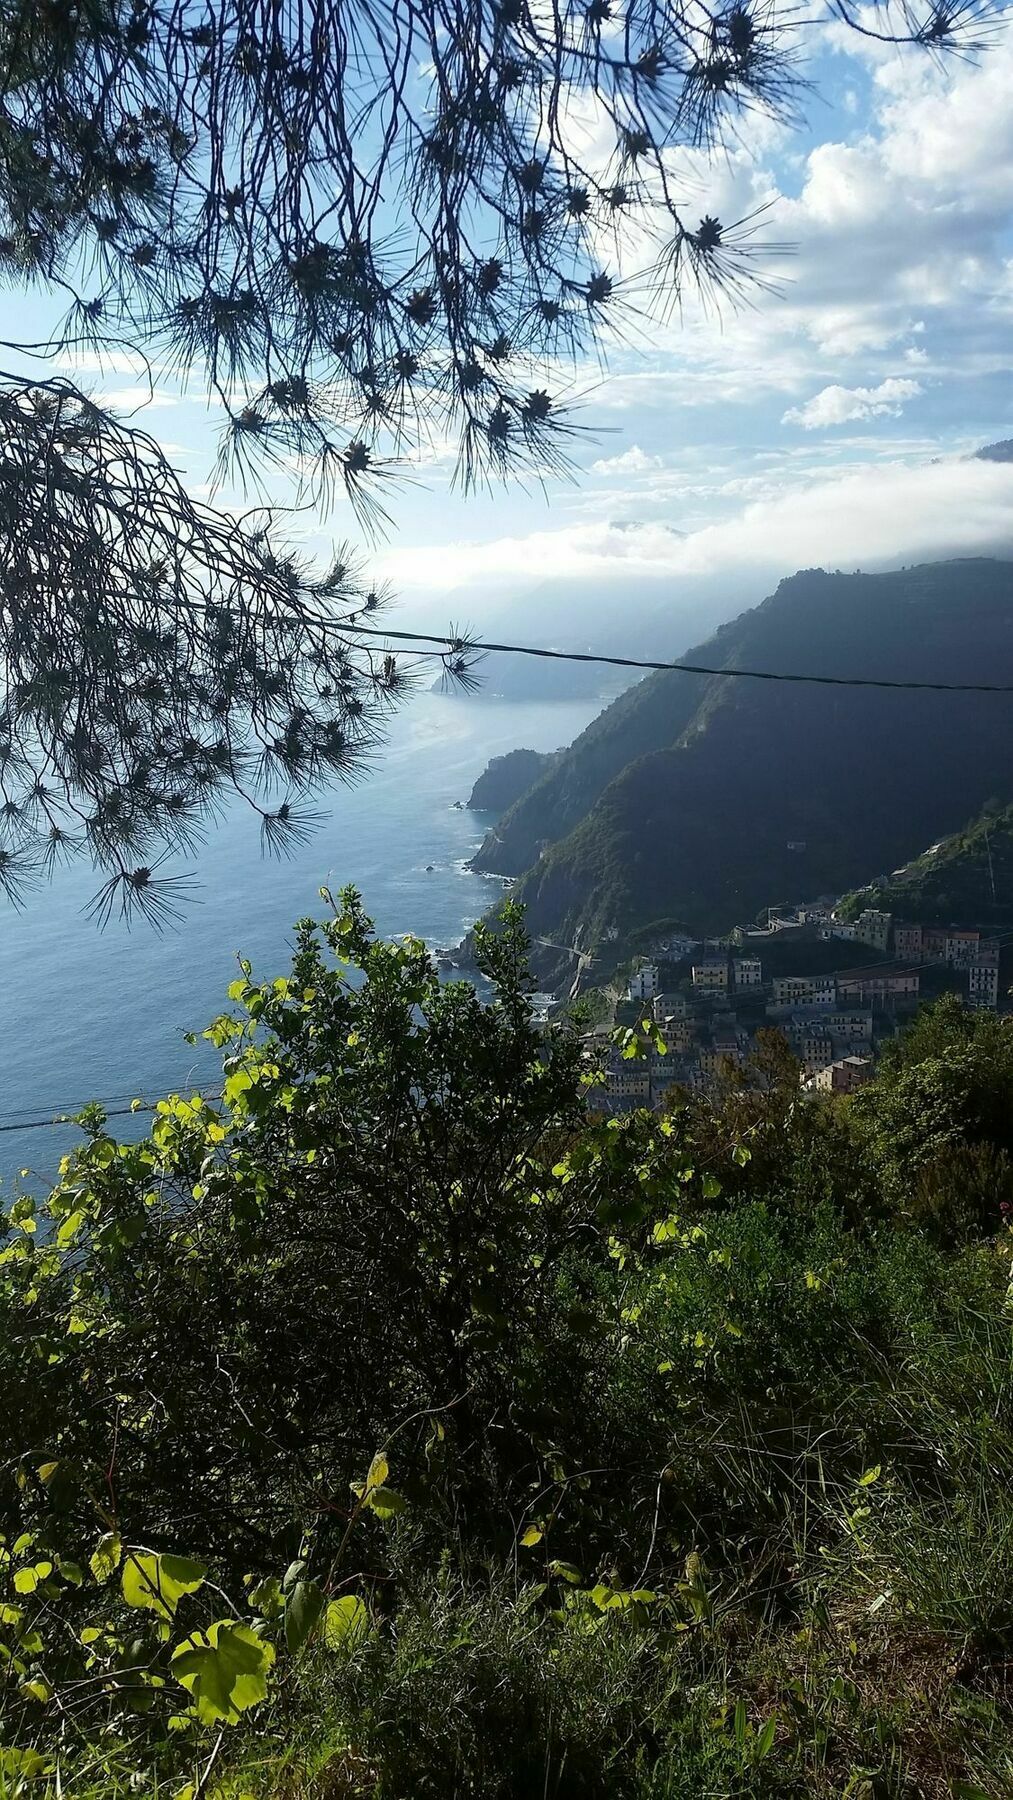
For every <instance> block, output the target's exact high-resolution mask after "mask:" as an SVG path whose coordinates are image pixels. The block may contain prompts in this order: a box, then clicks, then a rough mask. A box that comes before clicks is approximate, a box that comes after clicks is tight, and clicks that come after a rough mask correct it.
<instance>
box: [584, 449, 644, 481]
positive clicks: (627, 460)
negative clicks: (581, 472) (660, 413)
mask: <svg viewBox="0 0 1013 1800" xmlns="http://www.w3.org/2000/svg"><path fill="white" fill-rule="evenodd" d="M661 466H662V462H661V457H660V456H648V454H647V451H646V450H641V448H640V445H639V444H631V445H630V447H629V449H628V450H623V451H621V452H620V454H619V455H618V456H602V457H599V459H598V461H597V462H594V463H592V464H591V467H592V469H593V470H594V473H595V474H596V475H645V474H646V473H647V471H648V470H649V469H660V468H661Z"/></svg>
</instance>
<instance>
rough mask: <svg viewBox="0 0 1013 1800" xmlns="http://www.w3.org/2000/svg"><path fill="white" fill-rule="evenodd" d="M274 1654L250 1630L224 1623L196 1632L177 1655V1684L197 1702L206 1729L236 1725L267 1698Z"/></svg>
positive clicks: (178, 1649) (220, 1622) (174, 1669)
mask: <svg viewBox="0 0 1013 1800" xmlns="http://www.w3.org/2000/svg"><path fill="white" fill-rule="evenodd" d="M273 1661H274V1649H273V1647H272V1646H271V1645H270V1644H267V1643H265V1642H264V1640H263V1638H260V1637H258V1636H257V1634H256V1632H255V1631H252V1630H251V1629H250V1627H249V1626H248V1625H236V1624H234V1623H233V1622H232V1620H230V1619H218V1620H216V1622H215V1624H213V1625H209V1626H208V1628H207V1630H206V1631H195V1632H194V1633H193V1634H192V1636H191V1637H188V1638H186V1639H185V1640H184V1642H183V1643H182V1644H180V1645H179V1646H178V1647H177V1649H176V1650H174V1651H173V1655H172V1672H173V1674H174V1675H175V1677H176V1680H177V1681H178V1682H179V1683H180V1684H181V1686H183V1687H185V1688H186V1689H187V1690H188V1691H189V1692H190V1693H191V1694H192V1695H193V1697H194V1702H195V1704H196V1709H197V1717H198V1718H199V1719H201V1720H202V1721H203V1723H204V1724H205V1725H216V1724H218V1722H219V1721H221V1722H222V1723H223V1724H225V1725H235V1724H237V1723H238V1721H239V1719H240V1717H241V1715H242V1714H243V1713H244V1712H247V1711H248V1710H249V1708H250V1707H251V1706H256V1705H258V1704H259V1702H260V1701H261V1700H263V1699H264V1697H265V1695H266V1694H267V1672H268V1670H269V1669H270V1667H271V1664H272V1663H273Z"/></svg>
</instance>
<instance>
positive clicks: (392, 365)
mask: <svg viewBox="0 0 1013 1800" xmlns="http://www.w3.org/2000/svg"><path fill="white" fill-rule="evenodd" d="M833 10H834V11H836V12H837V14H838V16H840V17H842V18H844V19H845V20H846V21H847V22H849V23H852V24H855V25H856V28H858V29H861V30H863V31H865V32H869V31H875V30H876V29H877V27H876V26H875V20H876V16H877V12H878V11H879V10H882V19H881V25H882V32H881V35H883V36H886V37H889V38H891V39H894V40H906V41H911V42H914V43H917V44H920V45H923V46H926V47H928V48H929V49H930V50H931V51H935V52H939V51H945V50H948V49H951V48H954V49H960V48H966V47H967V46H968V45H970V44H973V43H974V42H975V41H976V40H977V41H980V40H981V39H982V35H983V27H982V24H981V20H980V19H979V13H978V6H977V3H976V0H975V3H974V4H964V3H963V0H957V3H953V4H951V3H950V0H943V3H942V4H939V5H931V6H928V7H927V8H926V9H925V10H924V13H920V12H918V11H917V10H916V8H915V7H914V5H913V4H911V3H905V4H904V5H902V6H901V8H900V10H899V11H893V12H892V13H890V12H887V10H886V8H885V7H884V8H882V9H877V8H872V9H869V8H866V9H864V10H863V12H862V14H861V17H860V18H856V19H852V18H851V17H850V15H849V13H848V11H847V9H846V8H844V7H842V6H838V7H836V8H834V9H833ZM870 20H871V21H873V23H870ZM802 29H803V22H802V19H801V16H796V15H795V13H794V12H793V11H792V9H791V8H790V7H789V8H788V9H786V10H785V11H783V12H781V11H777V10H775V8H774V7H773V5H769V4H768V5H759V6H756V7H752V6H750V5H741V4H735V5H732V6H730V7H727V8H718V9H717V10H712V9H710V8H708V7H707V6H706V5H702V4H699V3H698V0H626V3H625V4H622V3H621V0H616V3H614V4H613V0H582V3H581V4H579V5H577V4H572V3H569V0H568V3H566V4H562V5H555V4H554V5H553V6H551V7H550V6H547V5H543V4H541V3H540V0H539V3H535V0H532V3H531V4H528V3H527V0H498V3H490V0H316V3H313V0H270V3H268V0H230V3H229V4H226V3H225V0H208V3H207V4H204V3H202V0H194V3H184V0H168V3H167V4H156V3H152V0H130V3H124V0H5V3H4V4H3V5H2V6H0V272H2V274H3V276H4V278H5V279H6V280H7V282H8V284H9V285H10V284H14V285H22V286H26V287H29V288H31V287H36V288H39V287H41V288H42V289H43V290H45V291H47V292H48V293H50V294H56V295H57V296H62V300H61V305H63V306H64V307H65V311H64V314H63V317H62V320H61V323H60V325H59V327H58V329H57V331H56V333H55V334H54V337H53V339H52V340H51V342H50V343H48V344H47V345H44V346H39V345H36V346H23V345H22V346H15V345H9V346H8V347H9V348H10V349H16V348H20V349H22V350H24V349H26V348H34V349H35V350H49V351H54V352H55V351H56V350H58V349H66V348H67V347H69V346H71V345H78V346H81V345H84V346H91V347H92V348H93V349H96V350H108V349H109V348H111V347H117V348H121V349H122V348H123V347H131V348H133V349H135V350H137V351H139V352H140V353H142V354H144V355H149V356H157V357H158V358H159V359H160V361H161V362H162V363H163V364H164V365H165V366H167V367H170V368H175V369H176V370H178V371H179V372H181V373H182V374H184V375H185V376H187V377H189V378H192V379H194V380H195V381H196V380H199V381H200V382H201V383H203V384H204V385H205V386H206V388H207V389H208V390H209V391H211V392H213V393H214V394H215V395H216V396H217V397H218V398H219V399H220V401H221V402H222V403H223V405H224V407H225V418H226V421H227V422H226V427H225V431H224V435H223V440H222V444H221V454H220V472H221V473H222V475H223V476H229V477H230V478H236V477H239V478H244V479H252V480H254V481H256V480H257V479H262V478H265V477H267V476H270V474H271V471H272V469H273V468H275V467H281V468H283V469H285V470H287V471H291V470H293V469H294V470H295V471H296V473H297V477H298V480H299V481H300V483H301V485H302V489H303V492H304V494H305V496H307V497H309V498H311V499H312V500H313V501H314V502H315V503H318V504H321V505H326V504H327V503H328V502H329V501H331V500H332V499H333V498H334V497H335V496H337V495H343V496H346V497H347V499H348V500H349V501H350V502H351V504H352V506H353V507H354V508H355V510H356V512H357V515H358V517H359V519H360V521H361V522H362V523H363V525H364V526H365V527H366V528H367V530H368V529H369V528H370V527H375V526H376V525H377V524H378V523H380V522H381V520H382V519H383V518H384V517H385V514H384V504H383V494H384V489H385V484H387V485H389V483H390V482H391V481H393V480H396V479H397V476H398V473H399V469H400V467H401V464H402V462H403V460H404V459H405V458H406V457H407V456H409V455H410V454H411V452H412V451H413V450H416V449H417V448H418V447H419V446H420V444H422V443H424V442H425V440H426V439H427V438H429V437H431V436H433V435H440V436H442V435H444V434H446V433H447V432H448V431H450V432H453V433H454V434H456V436H457V438H458V440H459V444H460V455H459V463H458V476H459V479H460V481H461V482H462V483H463V485H464V486H466V487H467V486H469V485H471V484H473V483H474V482H476V481H480V480H486V479H488V478H490V477H494V476H499V475H502V474H506V473H509V472H511V471H514V470H516V471H518V472H522V473H523V472H525V471H526V472H527V473H529V474H531V475H533V476H535V477H541V476H544V475H545V474H546V473H547V472H551V471H553V470H556V469H558V468H559V467H560V466H561V464H562V463H564V462H565V460H566V449H567V440H568V436H569V435H570V434H571V433H572V432H573V431H574V429H575V428H576V427H575V424H574V421H573V419H572V418H571V417H570V416H569V415H568V412H567V409H566V407H565V405H564V404H563V403H562V402H561V401H560V399H559V398H558V395H556V394H555V393H554V392H553V391H552V390H553V387H554V386H558V384H559V382H560V380H561V378H562V377H561V371H565V368H566V366H567V365H572V363H573V362H574V360H575V359H576V358H577V357H579V356H580V355H582V354H583V353H584V352H586V351H587V350H589V349H590V348H591V347H593V346H594V345H595V344H596V343H597V342H598V341H599V340H600V339H601V337H602V334H603V332H604V331H605V329H606V328H607V329H608V330H610V331H613V330H616V329H621V322H622V319H623V316H624V312H625V311H627V309H629V308H630V307H638V308H639V307H647V306H649V305H652V304H653V305H656V306H660V307H662V308H665V307H670V306H671V305H673V304H674V303H676V302H677V301H678V299H679V296H680V294H681V293H682V292H683V290H684V288H685V286H686V284H687V283H689V284H695V285H698V286H702V287H703V288H704V289H705V290H707V291H714V292H721V293H730V294H731V295H733V296H735V295H737V294H739V293H740V292H741V291H742V290H743V289H744V287H745V286H746V285H747V284H748V283H749V282H750V281H756V280H762V279H763V277H762V271H761V268H760V265H759V264H758V261H757V256H758V249H759V246H760V242H761V239H760V238H759V237H758V236H757V225H758V220H757V219H756V218H748V219H741V220H738V221H720V220H718V219H716V218H714V217H710V216H705V217H704V218H702V219H690V218H688V217H687V216H686V215H685V214H684V213H683V211H682V210H681V208H680V205H679V203H678V200H677V197H676V194H675V172H674V166H673V160H672V152H673V151H674V150H677V149H678V148H679V147H680V146H693V147H701V146H704V147H706V146H710V145H713V144H715V143H717V142H719V141H720V140H721V137H722V133H723V132H724V130H725V129H726V128H727V127H728V126H732V127H733V128H734V129H735V130H737V131H739V132H742V131H743V130H744V129H747V128H748V120H749V116H750V114H751V113H753V112H755V111H763V112H766V113H768V114H770V113H773V114H775V115H778V116H780V117H782V118H785V119H788V120H789V121H790V120H791V119H793V117H794V115H795V108H796V106H797V103H798V98H799V94H800V90H801V88H802V86H803V85H804V84H803V83H802V81H801V78H800V75H799V73H798V70H797V67H796V55H797V49H798V44H799V34H800V32H801V31H802ZM630 242H635V244H636V246H637V251H638V254H637V257H636V262H637V267H638V269H639V270H640V273H639V275H638V276H637V277H636V278H633V277H631V276H630V275H628V274H626V275H624V274H623V272H622V266H621V262H622V259H621V255H620V252H621V250H622V248H623V246H624V244H627V243H630ZM769 248H770V246H768V249H769ZM0 421H2V426H3V435H2V442H0V515H2V523H0V530H2V533H3V537H4V540H5V545H4V548H5V555H4V558H3V565H4V566H3V574H2V576H0V582H2V602H0V649H2V654H3V661H4V674H3V681H2V683H0V830H2V834H3V837H2V845H0V884H2V885H3V886H4V888H5V889H6V891H7V892H8V894H10V895H11V896H12V897H13V896H18V895H20V894H21V892H22V889H23V883H24V881H25V879H26V878H28V877H30V876H31V874H32V873H33V872H35V871H38V870H45V869H47V868H48V869H52V867H53V865H54V864H55V863H57V862H59V861H61V860H63V859H64V858H67V857H70V856H72V855H74V854H75V853H77V852H80V851H83V852H85V853H90V854H91V855H92V857H93V858H94V859H95V861H96V863H97V864H98V865H99V866H100V868H101V869H102V871H103V874H104V878H105V885H104V886H103V888H102V889H101V892H100V893H99V895H97V896H96V900H95V904H94V910H95V912H96V914H97V915H98V917H99V918H100V919H103V920H104V919H105V918H107V917H108V916H109V914H110V913H111V911H113V910H114V909H118V910H120V911H122V912H124V913H127V914H129V913H130V912H132V911H133V910H134V909H135V908H136V909H140V910H141V911H143V912H145V913H146V914H147V915H148V916H149V918H151V919H152V920H153V921H154V922H155V923H156V924H157V923H162V922H165V921H166V920H167V919H168V918H170V917H171V916H172V915H173V914H174V912H175V910H176V906H177V903H178V900H179V897H180V890H179V886H178V878H177V877H174V876H172V875H171V874H166V873H163V870H164V867H165V857H166V855H167V854H168V853H169V852H170V851H171V850H172V849H174V848H176V847H177V846H184V847H189V846H191V845H192V844H193V842H194V840H195V839H196V837H197V836H199V834H200V831H201V829H202V826H203V825H204V824H205V823H206V822H207V820H208V819H209V817H210V816H211V815H212V814H213V813H214V810H215V807H216V805H217V804H218V803H219V802H220V800H221V799H222V797H223V795H224V794H225V793H226V791H227V790H228V789H230V788H232V789H236V790H238V791H239V792H240V793H242V794H244V795H245V796H246V798H247V799H248V800H249V801H250V803H251V805H252V806H253V807H254V808H255V809H256V812H257V813H258V814H259V816H260V820H261V826H262V830H263V836H264V843H265V847H266V848H267V849H269V850H271V851H284V850H285V849H286V848H290V847H291V845H292V844H293V843H295V842H297V841H299V839H300V838H301V836H302V835H303V834H304V833H305V831H306V830H307V828H308V825H309V823H310V822H311V817H312V815H311V814H310V813H309V812H308V811H307V809H306V798H307V796H309V795H311V794H312V792H313V791H314V789H316V788H317V787H318V786H320V785H321V784H323V783H325V782H328V781H330V780H332V779H333V778H334V777H335V776H339V777H341V776H349V775H350V774H352V773H353V772H354V771H355V769H356V766H357V764H358V763H359V762H361V759H362V757H363V755H364V754H366V753H368V751H369V749H370V748H371V746H372V745H374V744H375V743H376V741H377V737H378V733H379V731H380V727H381V725H382V715H383V712H384V710H385V709H386V708H389V707H390V706H391V705H392V704H393V703H395V701H396V700H397V698H398V696H399V694H400V692H401V691H402V689H403V688H404V686H405V683H406V681H407V679H408V672H406V670H405V669H404V668H403V667H402V665H401V664H400V663H398V662H397V661H396V660H395V659H394V658H393V657H392V656H390V655H388V654H386V653H385V652H383V651H377V650H376V649H375V648H374V649H370V648H369V647H367V646H366V640H364V639H363V638H362V637H358V638H357V637H356V634H355V629H354V628H355V625H356V622H357V620H358V619H359V617H360V615H361V612H362V611H363V610H364V609H365V610H372V609H374V608H375V607H376V606H378V605H379V603H380V601H381V600H382V598H383V596H382V595H380V594H377V593H375V592H372V591H370V590H369V589H368V588H366V587H364V586H363V585H362V584H361V583H360V581H359V579H358V577H357V576H356V573H355V571H354V568H353V566H352V564H351V562H350V561H349V560H348V559H346V558H344V557H342V558H339V560H338V563H337V565H336V567H335V568H334V569H332V570H331V571H330V572H329V573H328V574H327V575H326V576H325V577H322V578H316V577H313V576H311V575H310V574H309V573H308V572H307V571H305V570H304V569H302V568H301V567H300V566H299V564H298V563H297V562H296V561H295V560H294V559H293V558H292V557H291V556H290V555H288V554H286V553H284V552H283V551H282V550H281V549H280V548H278V547H277V545H276V544H275V543H274V541H273V530H272V527H271V520H270V515H269V514H267V513H265V514H264V515H263V517H264V519H265V520H266V523H262V524H261V525H260V526H259V527H257V528H255V526H254V524H252V523H251V522H250V520H249V518H247V520H246V521H245V522H244V521H237V520H236V519H235V518H234V517H232V516H230V515H229V514H227V513H224V512H222V511H216V510H215V509H214V508H211V507H207V506H203V505H198V504H197V503H195V502H194V500H193V499H192V498H191V497H190V496H189V495H188V493H187V491H186V489H185V488H184V486H183V484H182V483H181V481H180V480H179V478H178V477H177V476H176V475H175V473H174V472H173V470H172V468H171V467H170V466H169V464H168V463H167V461H166V459H165V457H164V456H163V455H162V453H161V452H160V451H159V449H158V447H157V446H156V445H155V444H154V443H153V442H152V441H151V439H150V438H148V437H147V436H145V435H144V434H143V433H142V432H140V431H137V430H132V429H129V428H128V427H127V426H126V425H124V424H123V423H122V422H120V421H117V420H116V419H115V418H114V417H112V416H111V415H110V414H109V413H108V412H107V411H103V410H102V409H101V408H100V407H99V406H97V405H96V404H94V403H93V402H92V401H91V400H90V399H89V398H88V397H87V396H86V395H84V394H82V393H81V392H80V391H79V390H78V389H77V388H76V387H75V386H74V385H73V384H71V383H70V382H68V381H63V380H60V381H57V380H51V379H50V380H39V381H37V382H34V383H33V382H28V381H26V379H25V377H24V376H23V375H21V374H18V373H15V372H0ZM442 660H443V663H444V666H445V667H446V668H447V670H448V671H449V672H450V673H451V674H453V675H456V676H458V677H465V676H466V674H467V669H468V657H467V646H466V645H465V644H463V643H462V644H460V645H458V646H456V647H455V648H453V649H451V650H450V651H449V652H446V653H445V654H444V656H443V659H442Z"/></svg>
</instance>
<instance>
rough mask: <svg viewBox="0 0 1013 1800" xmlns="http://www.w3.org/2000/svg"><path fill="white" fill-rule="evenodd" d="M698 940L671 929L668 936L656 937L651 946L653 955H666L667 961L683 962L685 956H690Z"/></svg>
mask: <svg viewBox="0 0 1013 1800" xmlns="http://www.w3.org/2000/svg"><path fill="white" fill-rule="evenodd" d="M699 941H700V940H699V938H691V937H687V936H686V933H685V932H684V931H673V932H672V934H671V936H669V937H660V938H657V939H656V940H655V942H654V943H653V944H652V946H651V948H652V950H653V951H654V954H655V956H664V957H667V959H668V961H669V962H683V961H684V960H685V958H686V957H687V956H692V954H693V952H694V950H695V949H696V947H697V944H698V943H699Z"/></svg>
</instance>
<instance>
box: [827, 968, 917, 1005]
mask: <svg viewBox="0 0 1013 1800" xmlns="http://www.w3.org/2000/svg"><path fill="white" fill-rule="evenodd" d="M920 986H921V976H920V975H919V973H918V970H917V969H898V968H896V967H895V966H892V965H887V966H886V967H884V966H883V965H882V964H878V965H875V966H874V967H872V968H871V969H848V970H846V971H845V972H844V973H843V974H840V975H838V977H837V992H838V995H839V996H840V998H841V1000H842V1001H845V1002H851V1003H859V1004H861V1005H864V1006H881V1007H883V1006H885V1007H897V1006H915V1005H917V1003H918V993H919V988H920Z"/></svg>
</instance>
